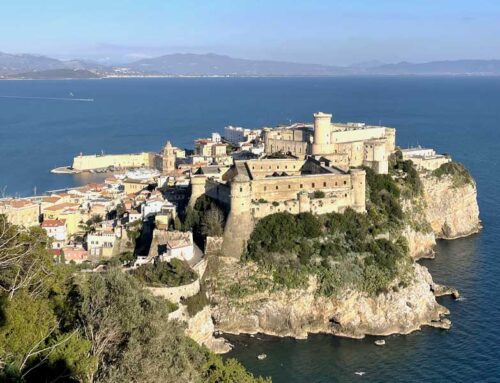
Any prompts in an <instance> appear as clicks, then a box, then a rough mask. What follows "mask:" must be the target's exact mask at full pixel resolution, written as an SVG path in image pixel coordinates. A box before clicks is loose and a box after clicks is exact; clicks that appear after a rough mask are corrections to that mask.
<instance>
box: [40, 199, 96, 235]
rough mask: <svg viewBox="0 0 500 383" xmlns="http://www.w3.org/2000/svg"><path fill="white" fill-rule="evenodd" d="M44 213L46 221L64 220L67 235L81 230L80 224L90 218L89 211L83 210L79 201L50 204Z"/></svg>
mask: <svg viewBox="0 0 500 383" xmlns="http://www.w3.org/2000/svg"><path fill="white" fill-rule="evenodd" d="M42 213H43V219H44V221H45V220H64V222H65V224H66V235H67V236H71V235H73V234H76V233H78V232H81V229H80V225H81V224H82V223H83V222H85V221H87V219H88V218H89V215H88V214H87V212H85V211H83V210H82V209H81V208H80V205H79V204H78V203H72V202H65V203H60V204H56V205H52V206H49V207H47V208H45V209H44V210H43V212H42Z"/></svg>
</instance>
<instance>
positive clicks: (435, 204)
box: [420, 174, 481, 239]
mask: <svg viewBox="0 0 500 383" xmlns="http://www.w3.org/2000/svg"><path fill="white" fill-rule="evenodd" d="M420 179H421V181H422V184H423V187H424V188H423V192H424V200H425V203H426V208H425V215H426V219H427V221H428V222H429V223H430V225H431V227H432V230H433V231H434V233H435V234H436V237H437V238H442V239H454V238H459V237H464V236H467V235H470V234H473V233H477V232H478V231H479V230H480V228H481V223H480V220H479V207H478V204H477V189H476V184H475V183H474V181H471V182H468V183H464V184H462V185H459V186H456V185H454V182H453V179H452V177H451V176H443V177H440V178H438V177H435V176H432V175H431V174H424V175H421V176H420Z"/></svg>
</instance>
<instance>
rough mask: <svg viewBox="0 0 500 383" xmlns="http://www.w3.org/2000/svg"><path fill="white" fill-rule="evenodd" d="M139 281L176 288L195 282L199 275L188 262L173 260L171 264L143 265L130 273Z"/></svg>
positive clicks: (149, 284)
mask: <svg viewBox="0 0 500 383" xmlns="http://www.w3.org/2000/svg"><path fill="white" fill-rule="evenodd" d="M130 272H131V274H132V275H133V276H134V277H136V278H137V279H138V280H139V281H141V282H143V283H144V284H146V285H148V286H155V287H174V286H182V285H187V284H188V283H191V282H194V281H195V280H196V278H197V275H196V273H195V272H194V271H192V270H191V268H190V267H189V265H188V264H187V262H186V261H181V260H180V259H172V260H171V261H170V262H156V263H153V264H152V263H147V264H145V265H141V266H139V267H137V268H136V269H133V270H131V271H130Z"/></svg>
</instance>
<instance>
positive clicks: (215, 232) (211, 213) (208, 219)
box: [201, 205, 224, 237]
mask: <svg viewBox="0 0 500 383" xmlns="http://www.w3.org/2000/svg"><path fill="white" fill-rule="evenodd" d="M201 232H202V234H203V235H205V236H209V237H220V236H222V234H223V233H224V214H223V213H222V211H221V210H220V209H219V208H218V207H217V206H215V205H213V206H211V208H210V209H209V210H207V211H206V212H205V214H204V215H203V218H202V220H201Z"/></svg>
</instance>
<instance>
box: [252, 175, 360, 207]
mask: <svg viewBox="0 0 500 383" xmlns="http://www.w3.org/2000/svg"><path fill="white" fill-rule="evenodd" d="M350 187H351V177H350V175H349V174H323V175H322V174H319V175H306V176H300V177H269V178H263V179H258V180H254V181H252V196H251V198H252V199H253V200H258V199H260V198H263V199H265V200H267V201H270V202H273V201H286V200H291V199H296V198H297V194H298V193H299V192H307V193H313V192H314V191H316V190H320V191H324V192H325V193H328V192H332V191H336V190H338V189H339V188H342V189H344V188H350Z"/></svg>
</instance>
